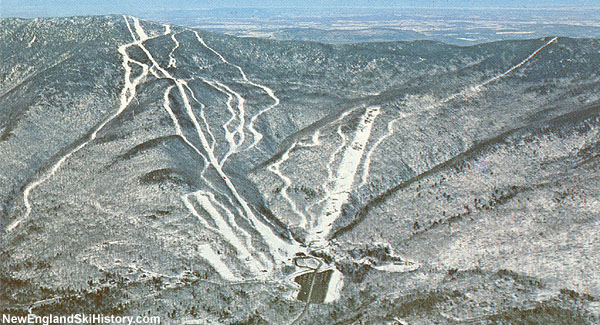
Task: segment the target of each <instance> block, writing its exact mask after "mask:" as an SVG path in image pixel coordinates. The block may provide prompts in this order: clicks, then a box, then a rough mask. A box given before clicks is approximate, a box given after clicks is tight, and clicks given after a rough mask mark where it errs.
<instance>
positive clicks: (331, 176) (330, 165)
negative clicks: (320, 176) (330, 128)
mask: <svg viewBox="0 0 600 325" xmlns="http://www.w3.org/2000/svg"><path fill="white" fill-rule="evenodd" d="M337 134H338V136H339V137H340V138H341V139H342V143H340V145H339V146H338V147H337V149H336V150H335V151H334V152H332V153H331V155H330V156H329V160H328V162H327V180H326V181H325V182H324V183H322V184H321V189H322V190H323V192H324V193H327V192H329V190H328V187H329V185H330V184H331V182H332V181H333V180H334V172H333V164H334V162H335V159H336V157H337V156H338V154H339V153H340V152H342V149H344V147H345V146H346V143H347V140H346V135H345V134H344V133H343V132H342V124H339V125H338V128H337ZM325 200H327V196H325V197H323V198H322V199H320V200H318V201H316V202H314V203H312V204H311V205H309V206H308V207H307V208H306V211H310V209H312V208H313V207H314V206H317V205H319V204H321V203H323V202H325ZM316 221H317V219H316V218H314V219H313V220H311V222H312V224H311V227H314V226H315V223H316Z"/></svg>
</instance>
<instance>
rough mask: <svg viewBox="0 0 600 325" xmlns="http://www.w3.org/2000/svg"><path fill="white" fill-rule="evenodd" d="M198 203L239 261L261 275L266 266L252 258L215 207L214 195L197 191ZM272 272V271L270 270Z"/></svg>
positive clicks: (252, 271)
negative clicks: (235, 252) (236, 253)
mask: <svg viewBox="0 0 600 325" xmlns="http://www.w3.org/2000/svg"><path fill="white" fill-rule="evenodd" d="M191 195H193V196H194V198H195V199H196V201H197V202H198V203H199V204H200V206H201V207H202V208H203V209H204V210H205V211H206V212H208V214H209V215H210V216H211V218H212V220H213V222H214V223H215V224H216V225H217V229H218V233H219V234H221V236H222V237H223V238H224V239H225V240H226V241H227V242H228V243H229V244H231V245H232V246H233V247H234V248H235V250H236V251H237V252H238V254H239V259H240V260H242V261H243V262H244V264H245V265H246V267H247V268H248V269H249V270H250V272H251V273H253V274H254V275H259V274H261V271H262V270H264V269H265V267H264V265H260V264H259V263H258V261H257V260H256V259H255V258H254V257H253V256H252V254H251V253H250V251H249V247H247V246H245V245H244V244H243V243H242V241H241V240H240V238H239V237H238V236H237V235H236V234H235V231H234V230H233V229H232V227H231V226H230V225H229V224H228V223H227V222H226V221H225V218H224V217H223V216H222V215H221V213H220V212H219V211H218V210H217V208H216V207H215V205H214V203H213V202H214V201H215V200H214V199H215V198H214V196H213V195H212V194H210V195H207V194H206V192H203V191H197V192H194V193H192V194H191ZM269 271H270V270H269Z"/></svg>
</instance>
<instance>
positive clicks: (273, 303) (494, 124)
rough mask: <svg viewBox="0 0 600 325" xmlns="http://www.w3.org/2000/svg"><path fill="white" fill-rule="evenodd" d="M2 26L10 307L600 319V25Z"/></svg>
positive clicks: (21, 22) (222, 317)
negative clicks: (429, 36)
mask: <svg viewBox="0 0 600 325" xmlns="http://www.w3.org/2000/svg"><path fill="white" fill-rule="evenodd" d="M0 25H1V27H2V28H0V39H1V42H0V57H1V58H2V60H1V61H0V103H1V105H0V110H1V114H0V152H1V153H2V154H1V155H0V180H1V181H0V182H1V184H2V185H3V186H2V187H0V224H1V228H2V229H3V230H2V234H1V235H0V236H1V237H0V248H1V252H0V276H1V281H2V283H3V285H2V289H0V296H1V297H2V298H1V299H0V310H1V311H2V312H6V313H9V312H10V313H13V314H19V313H21V314H27V312H28V310H30V311H33V312H35V313H38V314H43V313H55V314H60V313H72V312H74V311H77V312H94V313H101V312H104V313H112V314H125V315H147V314H150V315H160V316H161V317H162V318H163V322H166V323H173V324H181V323H186V322H188V323H194V320H196V321H198V320H202V321H204V322H216V323H265V322H266V323H276V324H279V323H291V322H293V321H294V319H296V318H297V317H299V315H300V316H301V317H300V318H298V319H299V320H300V321H302V322H305V323H307V324H314V323H323V324H330V323H341V324H347V323H359V322H364V323H386V322H388V323H394V322H396V323H410V324H414V323H424V324H425V323H431V322H433V323H465V322H469V321H473V322H491V323H494V322H517V323H521V322H524V323H527V322H537V321H539V320H543V322H546V323H552V322H554V323H556V322H567V323H593V322H597V321H598V320H599V317H600V316H599V314H600V303H599V302H598V297H599V296H600V279H599V278H598V276H597V275H598V274H600V272H598V266H597V263H595V261H596V260H597V258H598V252H599V248H600V246H599V245H598V242H597V239H596V238H597V226H598V222H599V220H600V219H599V214H598V212H599V209H600V202H599V201H598V197H599V195H598V194H599V193H598V190H599V188H598V186H597V185H598V177H599V176H600V174H599V172H598V171H599V169H598V167H599V166H600V165H599V164H598V159H596V158H597V155H598V153H599V152H600V151H599V148H600V147H599V145H598V143H599V140H600V133H599V132H600V129H599V128H598V126H599V125H600V101H599V100H600V95H598V94H600V82H599V80H600V79H599V77H600V75H599V73H598V71H597V69H596V68H597V67H598V66H600V43H599V41H598V40H595V39H569V38H561V37H558V38H557V37H547V38H543V39H531V40H519V41H502V42H495V43H486V44H480V45H477V46H472V47H458V46H454V45H446V44H443V43H437V42H431V41H412V42H390V43H359V44H352V45H327V44H321V43H312V42H295V41H274V40H265V39H256V38H236V37H233V36H226V35H220V34H214V33H208V32H204V31H201V30H193V29H188V28H183V27H178V26H170V25H162V24H157V23H153V22H150V21H145V20H140V19H138V18H135V17H129V16H91V17H74V18H45V19H32V20H25V19H16V18H14V19H13V18H6V19H2V20H0ZM315 283H316V285H315ZM307 301H308V302H309V303H308V304H307ZM305 307H307V309H306V310H305V311H304V312H303V310H304V308H305Z"/></svg>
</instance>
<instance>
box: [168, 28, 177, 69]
mask: <svg viewBox="0 0 600 325" xmlns="http://www.w3.org/2000/svg"><path fill="white" fill-rule="evenodd" d="M167 26H168V25H167ZM176 35H177V34H172V35H171V39H172V40H173V42H175V47H173V49H172V50H171V52H170V53H169V65H168V66H167V69H168V68H177V60H176V59H175V58H174V57H173V54H174V53H175V51H176V50H177V49H178V48H179V41H178V40H177V38H176V37H175V36H176Z"/></svg>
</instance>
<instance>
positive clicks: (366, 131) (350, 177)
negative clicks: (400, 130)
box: [308, 106, 380, 248]
mask: <svg viewBox="0 0 600 325" xmlns="http://www.w3.org/2000/svg"><path fill="white" fill-rule="evenodd" d="M379 112H380V107H379V106H373V107H368V108H367V109H366V110H365V113H364V114H363V115H362V117H361V119H360V122H359V124H358V126H357V127H356V131H355V133H354V136H353V139H352V142H351V143H350V145H349V146H347V147H346V149H345V150H344V153H343V157H342V160H341V162H340V164H339V165H338V167H337V171H336V174H337V178H336V179H335V182H334V186H333V189H332V190H331V191H328V192H327V193H326V195H325V197H326V198H325V207H324V208H323V211H322V212H321V214H320V216H319V218H318V219H317V220H316V223H315V227H313V228H311V229H310V230H309V237H308V238H309V244H310V246H311V247H314V248H320V247H323V246H324V245H325V244H326V243H327V237H328V235H329V233H330V231H331V229H332V226H333V223H334V222H335V220H337V219H338V218H339V217H340V215H341V212H342V205H344V203H346V202H347V201H348V197H349V195H350V192H351V191H352V190H353V187H352V186H353V185H354V180H355V178H356V172H357V171H358V168H359V165H360V162H361V161H362V159H363V156H364V152H365V147H366V145H367V142H368V141H369V137H370V135H371V130H372V128H373V124H374V123H375V119H376V118H377V116H378V115H379Z"/></svg>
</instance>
